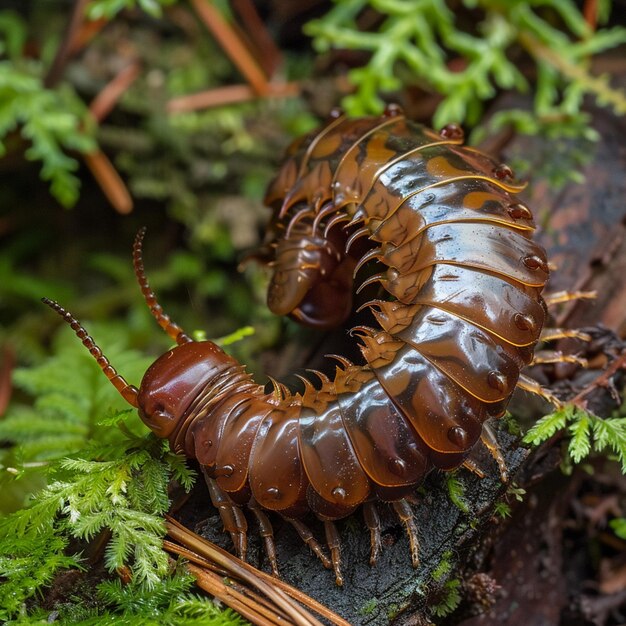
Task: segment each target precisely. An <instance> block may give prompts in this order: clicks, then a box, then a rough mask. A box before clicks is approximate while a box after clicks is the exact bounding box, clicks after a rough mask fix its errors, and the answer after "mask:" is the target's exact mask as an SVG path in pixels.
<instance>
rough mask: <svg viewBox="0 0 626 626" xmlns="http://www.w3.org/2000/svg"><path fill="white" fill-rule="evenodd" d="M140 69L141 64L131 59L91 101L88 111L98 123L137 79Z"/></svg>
mask: <svg viewBox="0 0 626 626" xmlns="http://www.w3.org/2000/svg"><path fill="white" fill-rule="evenodd" d="M140 70H141V65H140V63H139V61H137V60H134V61H132V62H131V63H129V64H128V65H127V66H126V67H125V68H124V69H123V70H121V71H120V72H118V73H117V75H116V76H114V77H113V79H112V80H110V81H109V82H108V83H107V84H106V85H105V86H104V87H103V88H102V89H101V90H100V92H99V93H98V95H97V96H96V97H95V98H94V99H93V100H92V101H91V104H90V105H89V111H90V112H91V114H92V115H93V116H94V118H95V119H96V121H97V122H98V123H100V122H102V120H103V119H104V118H105V117H106V116H107V115H108V114H109V113H110V112H111V110H112V109H113V107H114V106H115V105H116V104H117V101H118V100H119V99H120V98H121V97H122V96H123V95H124V93H126V91H127V89H128V88H129V87H130V86H131V85H132V84H133V83H134V82H135V81H136V80H137V78H138V77H139V72H140Z"/></svg>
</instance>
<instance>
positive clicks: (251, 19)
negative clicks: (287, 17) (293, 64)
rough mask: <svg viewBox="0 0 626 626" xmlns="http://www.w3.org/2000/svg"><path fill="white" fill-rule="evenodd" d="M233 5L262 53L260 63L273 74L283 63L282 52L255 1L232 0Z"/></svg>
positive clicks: (269, 73) (270, 74)
mask: <svg viewBox="0 0 626 626" xmlns="http://www.w3.org/2000/svg"><path fill="white" fill-rule="evenodd" d="M231 5H232V7H233V8H234V9H235V11H237V14H238V15H239V17H240V18H241V22H242V24H243V26H244V28H245V29H246V33H247V34H248V36H249V37H250V39H252V41H253V42H254V45H255V47H256V49H257V50H258V51H259V53H260V56H259V63H260V64H261V65H262V67H263V69H264V70H265V72H266V73H267V75H268V76H273V74H274V72H275V71H276V68H277V67H279V66H280V64H281V63H282V53H281V51H280V48H278V46H277V45H276V44H275V43H274V39H273V38H272V36H271V35H270V33H269V31H268V30H267V27H266V26H265V24H264V23H263V20H262V19H261V18H260V17H259V14H258V12H257V10H256V7H255V6H254V3H253V2H252V1H251V0H231Z"/></svg>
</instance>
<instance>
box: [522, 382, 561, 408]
mask: <svg viewBox="0 0 626 626" xmlns="http://www.w3.org/2000/svg"><path fill="white" fill-rule="evenodd" d="M516 386H517V387H518V388H519V389H521V390H522V391H527V392H528V393H534V394H535V395H536V396H540V397H541V398H543V399H544V400H546V402H549V403H550V404H551V405H552V406H553V407H554V408H555V409H560V408H561V406H562V404H561V401H560V400H559V399H558V398H557V397H556V396H555V395H554V394H553V393H552V392H551V391H550V390H549V389H546V388H545V387H542V386H541V385H540V384H539V383H538V382H537V381H536V380H533V379H532V378H529V377H528V376H526V375H524V374H520V375H519V378H518V379H517V385H516Z"/></svg>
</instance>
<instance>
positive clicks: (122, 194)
mask: <svg viewBox="0 0 626 626" xmlns="http://www.w3.org/2000/svg"><path fill="white" fill-rule="evenodd" d="M83 158H84V159H85V164H86V165H87V167H88V168H89V169H90V170H91V173H92V174H93V177H94V178H95V179H96V181H97V183H98V185H100V188H101V189H102V191H103V193H104V195H105V196H106V197H107V198H108V200H109V202H110V203H111V204H112V205H113V207H114V208H115V210H116V211H117V212H118V213H121V214H124V215H125V214H126V213H130V212H131V211H132V210H133V199H132V197H131V195H130V192H129V191H128V189H127V187H126V185H125V184H124V181H123V180H122V178H121V177H120V175H119V174H118V173H117V170H116V169H115V168H114V167H113V164H112V163H111V161H110V160H109V157H107V155H106V154H104V152H102V150H95V151H94V152H89V153H85V154H83Z"/></svg>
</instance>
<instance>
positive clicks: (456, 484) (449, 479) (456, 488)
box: [446, 473, 469, 513]
mask: <svg viewBox="0 0 626 626" xmlns="http://www.w3.org/2000/svg"><path fill="white" fill-rule="evenodd" d="M446 488H447V490H448V497H449V498H450V500H451V501H452V504H454V506H455V507H456V508H457V509H459V510H460V511H461V512H462V513H469V504H468V502H467V500H466V499H465V497H464V496H465V487H464V485H463V483H462V482H461V479H460V478H459V476H458V474H457V473H450V474H446Z"/></svg>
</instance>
